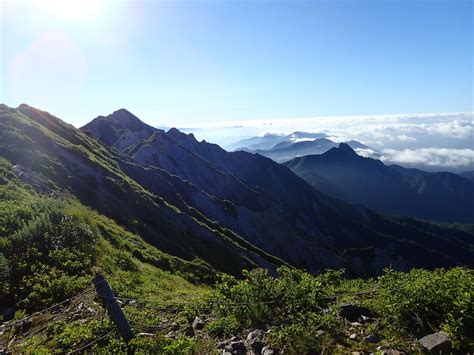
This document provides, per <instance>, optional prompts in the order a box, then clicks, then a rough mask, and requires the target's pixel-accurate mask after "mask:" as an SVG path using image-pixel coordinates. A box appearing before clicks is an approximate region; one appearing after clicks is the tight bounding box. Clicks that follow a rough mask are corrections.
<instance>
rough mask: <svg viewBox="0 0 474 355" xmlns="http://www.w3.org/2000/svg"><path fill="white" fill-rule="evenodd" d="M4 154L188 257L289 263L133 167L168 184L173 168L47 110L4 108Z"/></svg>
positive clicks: (231, 266) (225, 265)
mask: <svg viewBox="0 0 474 355" xmlns="http://www.w3.org/2000/svg"><path fill="white" fill-rule="evenodd" d="M23 113H25V114H28V116H25V114H23ZM0 156H3V157H5V158H6V159H7V160H9V161H10V162H12V163H13V164H17V163H19V164H21V166H22V167H25V169H27V170H28V171H26V172H27V173H28V174H24V176H23V177H22V178H23V179H25V177H26V178H27V179H28V178H29V181H28V182H29V183H34V184H36V185H39V186H37V188H39V189H40V190H42V191H44V192H50V191H54V190H60V191H63V192H64V191H66V192H68V193H71V194H72V195H73V196H75V197H77V198H78V199H79V201H80V202H81V203H83V204H84V205H87V206H91V207H93V208H94V209H96V210H97V211H99V212H100V213H102V214H105V215H107V216H109V217H111V218H112V219H114V220H115V221H117V222H118V223H119V224H121V225H125V226H127V228H128V229H130V230H133V231H134V232H136V233H138V234H140V235H141V236H142V237H144V238H145V239H146V240H147V241H148V242H149V243H150V244H153V245H154V246H156V247H157V248H158V249H160V250H163V251H165V252H168V253H172V254H173V255H176V256H179V257H181V258H184V259H187V260H192V259H194V258H195V257H200V258H201V259H205V260H207V261H208V262H209V263H210V264H211V265H213V266H214V267H216V268H217V269H219V270H221V271H225V272H229V273H235V274H238V273H239V272H240V270H242V269H243V268H251V267H255V266H257V265H262V264H268V265H269V263H275V264H282V262H281V260H278V259H276V258H274V257H272V256H271V255H268V254H267V253H265V252H263V251H262V250H260V249H258V248H256V247H254V246H251V245H249V243H248V242H245V241H244V240H243V239H242V238H239V237H238V236H236V235H235V234H230V233H228V232H226V231H225V230H224V229H223V228H221V227H219V226H218V224H217V223H215V222H213V221H210V220H208V219H207V218H205V216H203V215H202V214H199V213H196V211H193V210H192V209H191V208H189V206H187V205H182V206H181V208H178V207H177V206H176V204H175V205H172V204H170V203H169V202H168V201H167V200H169V199H167V200H165V199H163V197H161V196H159V195H157V194H154V193H152V192H150V191H148V190H147V189H144V188H143V187H142V186H141V185H140V184H139V183H138V182H137V181H135V180H134V179H132V178H131V177H129V175H127V173H126V172H125V171H127V172H129V171H134V172H135V174H137V175H146V176H148V178H151V177H157V179H158V178H161V179H160V180H157V181H160V183H161V184H163V189H165V188H166V186H167V185H170V184H171V183H170V181H171V180H169V179H172V177H171V176H169V174H167V173H166V172H162V175H161V176H159V175H156V174H155V173H154V172H153V171H152V170H150V169H146V168H145V167H142V166H139V165H136V164H135V163H133V162H132V161H130V160H129V159H128V158H127V157H126V156H124V155H121V154H120V153H118V152H116V151H114V150H111V149H108V148H106V147H105V146H103V145H101V144H100V143H98V142H97V141H96V140H95V139H92V138H90V137H88V136H87V135H86V134H84V133H82V132H81V131H79V130H77V129H75V128H74V127H72V126H70V125H67V124H65V123H64V122H62V121H61V120H59V119H57V118H55V117H53V116H51V115H49V114H48V113H46V112H43V111H39V110H36V109H33V108H30V107H27V106H22V107H21V108H20V109H19V110H15V109H10V108H8V107H6V106H4V105H2V106H0ZM150 174H151V175H150ZM154 174H155V175H154ZM167 179H168V180H167ZM173 179H175V177H173ZM32 180H34V181H32ZM165 185H166V186H165ZM174 194H175V195H176V191H175V192H174ZM178 198H179V196H178ZM210 251H211V252H210Z"/></svg>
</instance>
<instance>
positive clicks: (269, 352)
mask: <svg viewBox="0 0 474 355" xmlns="http://www.w3.org/2000/svg"><path fill="white" fill-rule="evenodd" d="M274 354H275V352H274V351H273V349H270V347H268V346H265V347H264V348H263V349H262V355H274Z"/></svg>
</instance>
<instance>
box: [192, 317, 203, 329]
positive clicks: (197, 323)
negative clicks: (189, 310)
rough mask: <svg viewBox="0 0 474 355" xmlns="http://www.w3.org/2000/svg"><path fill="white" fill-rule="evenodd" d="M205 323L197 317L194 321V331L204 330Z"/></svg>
mask: <svg viewBox="0 0 474 355" xmlns="http://www.w3.org/2000/svg"><path fill="white" fill-rule="evenodd" d="M204 324H205V323H204V321H203V320H202V319H201V318H199V317H196V318H194V321H193V329H194V330H199V329H202V328H204Z"/></svg>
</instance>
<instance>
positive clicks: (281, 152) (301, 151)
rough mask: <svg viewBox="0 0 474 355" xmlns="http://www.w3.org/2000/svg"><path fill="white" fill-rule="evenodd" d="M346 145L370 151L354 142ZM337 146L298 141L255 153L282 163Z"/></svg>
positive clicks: (321, 140)
mask: <svg viewBox="0 0 474 355" xmlns="http://www.w3.org/2000/svg"><path fill="white" fill-rule="evenodd" d="M346 143H347V144H348V145H349V146H351V147H352V148H353V149H370V148H369V147H368V146H366V145H364V144H362V143H360V142H357V141H354V140H351V141H349V142H346ZM337 146H338V143H335V142H333V141H332V140H330V139H327V138H318V139H314V140H303V141H298V142H295V143H292V142H288V141H285V142H282V143H279V144H277V145H275V146H274V147H273V148H271V149H267V150H257V151H254V152H255V153H258V154H260V155H263V156H265V157H268V158H270V159H272V160H274V161H276V162H279V163H282V162H285V161H288V160H291V159H294V158H296V157H301V156H305V155H313V154H323V153H325V152H327V151H328V150H329V149H331V148H335V147H337Z"/></svg>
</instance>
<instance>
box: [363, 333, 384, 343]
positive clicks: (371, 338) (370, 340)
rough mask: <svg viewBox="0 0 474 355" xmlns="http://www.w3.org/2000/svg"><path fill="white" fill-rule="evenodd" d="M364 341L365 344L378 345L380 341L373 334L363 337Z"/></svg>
mask: <svg viewBox="0 0 474 355" xmlns="http://www.w3.org/2000/svg"><path fill="white" fill-rule="evenodd" d="M364 341H366V342H367V343H378V342H379V341H380V339H379V337H378V336H377V335H375V334H369V335H367V336H365V337H364Z"/></svg>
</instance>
